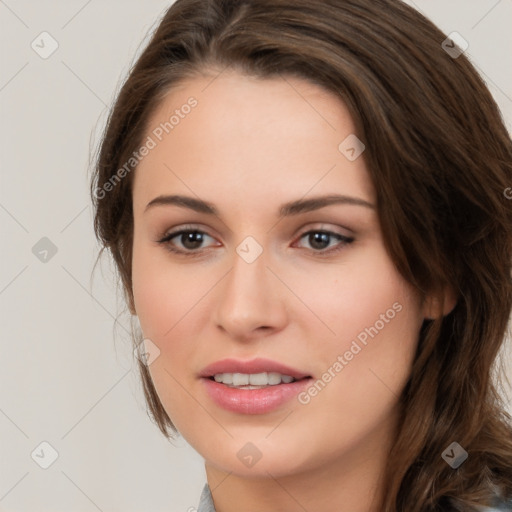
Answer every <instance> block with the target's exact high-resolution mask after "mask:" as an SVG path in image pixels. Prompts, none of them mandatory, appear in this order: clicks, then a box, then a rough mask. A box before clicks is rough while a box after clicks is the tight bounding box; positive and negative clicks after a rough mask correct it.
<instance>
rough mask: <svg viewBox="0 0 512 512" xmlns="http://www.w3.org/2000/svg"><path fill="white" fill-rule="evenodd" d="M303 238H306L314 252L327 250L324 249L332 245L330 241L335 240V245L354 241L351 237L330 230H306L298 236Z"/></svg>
mask: <svg viewBox="0 0 512 512" xmlns="http://www.w3.org/2000/svg"><path fill="white" fill-rule="evenodd" d="M303 239H306V240H307V242H308V243H309V245H310V247H311V248H312V249H313V250H314V251H316V252H319V251H324V252H328V251H326V250H325V249H329V248H330V247H332V242H337V243H336V244H335V246H336V245H337V246H343V245H345V244H349V243H351V242H353V241H354V239H353V238H351V237H347V236H344V235H341V234H339V233H333V232H332V231H308V232H307V233H304V234H303V235H302V236H301V237H300V240H303Z"/></svg>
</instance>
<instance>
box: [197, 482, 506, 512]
mask: <svg viewBox="0 0 512 512" xmlns="http://www.w3.org/2000/svg"><path fill="white" fill-rule="evenodd" d="M480 511H481V512H512V502H509V503H508V504H507V503H505V502H501V503H497V504H496V506H495V507H493V508H488V507H481V508H480ZM197 512H215V507H214V506H213V499H212V494H211V492H210V488H209V487H208V484H206V485H205V486H204V488H203V492H202V493H201V498H200V500H199V507H198V509H197Z"/></svg>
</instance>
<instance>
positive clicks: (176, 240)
mask: <svg viewBox="0 0 512 512" xmlns="http://www.w3.org/2000/svg"><path fill="white" fill-rule="evenodd" d="M208 239H211V240H214V239H213V238H212V237H211V236H210V235H208V234H206V233H205V232H203V231H199V230H197V229H182V230H180V231H175V232H174V233H169V234H167V235H166V236H165V237H164V238H162V239H161V240H158V242H159V243H161V244H164V245H166V246H167V248H168V249H169V250H171V251H174V252H181V253H186V252H199V250H201V249H204V248H206V247H207V246H204V245H203V244H204V243H206V242H207V241H208ZM210 245H213V244H211V243H210Z"/></svg>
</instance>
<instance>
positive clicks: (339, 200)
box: [133, 72, 424, 477]
mask: <svg viewBox="0 0 512 512" xmlns="http://www.w3.org/2000/svg"><path fill="white" fill-rule="evenodd" d="M166 123H167V124H166ZM354 132H355V128H354V124H353V122H352V120H351V117H350V115H349V113H348V111H347V109H346V107H345V106H344V105H343V103H342V102H341V101H340V100H339V99H337V98H336V97H335V96H333V95H331V94H330V93H328V92H326V91H324V90H323V89H322V88H319V87H318V86H315V85H312V84H310V83H308V82H306V81H302V80H300V79H296V78H286V79H284V78H279V79H277V78H276V79H271V80H261V79H256V78H249V77H246V76H243V75H240V74H237V73H235V72H230V73H228V72H225V73H223V74H221V75H220V76H218V77H217V78H215V79H212V77H208V78H206V77H205V78H196V79H191V80H189V81H188V82H185V83H183V84H182V85H181V86H180V87H179V88H176V89H173V91H172V92H171V93H170V94H169V95H168V96H167V97H166V99H165V101H164V102H163V103H162V104H161V105H160V107H159V109H158V110H157V111H156V112H155V113H154V115H153V116H152V118H151V119H150V123H149V125H148V131H147V134H146V137H145V139H144V143H145V145H146V148H147V150H142V151H141V152H140V154H139V156H140V157H141V161H140V163H139V165H138V167H137V170H136V174H135V180H134V188H133V203H134V223H135V225H134V245H133V293H134V299H135V307H136V313H137V315H138V317H139V320H140V324H141V327H142V331H143V333H144V336H145V338H147V339H149V340H151V342H148V345H147V348H148V351H149V352H150V354H151V353H153V356H150V362H151V364H150V366H149V369H150V373H151V377H152V379H153V381H154V385H155V387H156V390H157V392H158V395H159V397H160V400H161V402H162V404H163V406H164V408H165V410H166V411H167V413H168V415H169V416H170V418H171V420H172V421H173V423H174V424H175V426H176V427H177V429H178V430H179V431H180V433H181V434H182V435H183V436H184V437H185V438H186V439H187V441H188V442H189V443H190V444H191V445H192V446H193V447H194V448H195V449H196V450H197V451H198V452H199V453H200V454H201V455H202V456H203V457H204V458H205V459H206V461H207V463H208V464H210V465H211V466H214V467H216V468H218V469H221V470H224V471H229V472H233V473H235V474H239V475H252V476H258V475H259V476H267V475H268V473H267V472H270V473H271V474H272V475H273V476H276V477H277V476H284V475H290V474H293V473H297V472H302V471H307V470H309V469H313V468H318V467H321V466H322V467H326V464H337V463H339V462H340V461H344V463H346V462H347V461H349V460H353V461H355V460H356V459H357V460H365V461H369V462H370V463H371V461H372V458H373V457H376V456H377V455H378V454H379V453H381V452H382V451H383V450H385V449H386V448H387V444H386V443H388V442H389V440H390V438H391V436H392V432H393V430H394V428H395V427H396V418H397V409H398V407H397V403H398V396H399V395H400V392H401V390H402V389H403V387H404V385H405V383H406V381H407V379H408V377H409V374H410V370H411V364H412V360H413V357H414V353H415V349H416V344H417V338H418V332H419V329H420V326H421V324H422V321H423V318H424V311H423V310H422V305H421V301H420V299H419V297H418V296H417V295H416V294H415V293H414V292H413V290H412V288H411V287H410V286H409V285H408V283H406V282H405V280H404V279H403V278H402V277H401V276H400V275H399V274H398V272H397V270H396V269H395V267H394V265H393V263H392V261H391V259H390V257H389V256H388V254H387V252H386V250H385V248H384V243H383V239H382V234H381V231H380V226H379V219H378V217H377V214H376V210H375V191H374V189H373V186H372V183H371V181H370V178H369V174H368V172H367V169H366V166H365V160H364V152H363V153H362V155H361V156H359V157H358V153H359V152H360V151H361V149H362V146H361V145H360V142H358V140H357V139H355V138H354ZM347 137H348V139H347ZM344 141H345V142H344ZM363 142H364V141H363ZM144 154H145V156H144ZM176 196H182V199H179V198H177V197H176ZM155 198H160V199H158V200H156V201H155ZM166 198H167V199H166ZM183 232H184V233H183ZM163 240H166V241H163ZM156 347H157V348H156ZM158 351H159V352H158ZM156 356H157V357H156ZM152 359H154V360H153V361H152ZM212 365H213V366H212ZM269 373H271V375H270V376H269V375H268V374H269ZM262 374H263V375H262ZM247 375H249V377H247ZM215 376H216V377H215ZM289 377H294V378H295V381H292V382H287V381H289V380H290V378H289ZM248 381H249V384H247V382H248ZM278 382H280V384H278ZM244 386H245V387H244ZM247 386H249V388H247ZM361 456H362V457H363V458H362V459H361Z"/></svg>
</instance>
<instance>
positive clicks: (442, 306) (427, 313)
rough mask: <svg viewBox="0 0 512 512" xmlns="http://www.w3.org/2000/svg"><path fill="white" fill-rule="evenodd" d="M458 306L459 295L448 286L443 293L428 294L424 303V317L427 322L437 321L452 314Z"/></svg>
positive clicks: (443, 289) (442, 290)
mask: <svg viewBox="0 0 512 512" xmlns="http://www.w3.org/2000/svg"><path fill="white" fill-rule="evenodd" d="M456 304H457V294H456V293H455V291H454V290H453V288H452V287H451V286H448V285H446V286H444V287H443V288H442V289H441V291H438V292H432V293H429V294H427V296H426V297H425V300H424V301H423V316H424V317H425V319H426V320H435V319H436V318H440V317H441V316H446V315H448V314H449V313H451V312H452V311H453V308H454V307H455V305H456Z"/></svg>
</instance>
